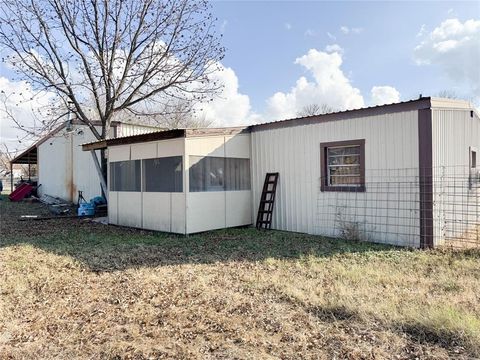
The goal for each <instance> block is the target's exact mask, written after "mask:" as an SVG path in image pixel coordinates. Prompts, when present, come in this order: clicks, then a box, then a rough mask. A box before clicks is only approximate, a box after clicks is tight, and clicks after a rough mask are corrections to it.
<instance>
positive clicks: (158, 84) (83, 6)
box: [0, 0, 224, 177]
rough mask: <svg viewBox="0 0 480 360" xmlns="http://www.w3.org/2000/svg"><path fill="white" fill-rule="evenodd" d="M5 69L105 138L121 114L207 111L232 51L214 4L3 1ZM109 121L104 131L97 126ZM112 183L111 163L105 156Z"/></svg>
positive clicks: (182, 0) (57, 111)
mask: <svg viewBox="0 0 480 360" xmlns="http://www.w3.org/2000/svg"><path fill="white" fill-rule="evenodd" d="M0 5H1V6H0V7H1V9H0V45H2V47H4V49H5V50H6V51H8V52H9V53H8V54H7V56H6V57H5V61H7V62H9V64H10V65H11V66H13V67H14V68H15V71H16V76H17V77H18V78H21V79H24V80H26V81H28V82H29V83H30V84H31V86H32V88H33V89H34V90H38V91H49V92H51V93H53V94H55V99H54V101H53V103H52V107H51V109H50V114H48V115H49V116H51V117H53V118H58V119H60V118H61V116H62V115H64V112H65V110H69V111H71V112H73V113H74V114H75V116H76V118H77V119H78V120H80V121H81V122H83V123H84V124H85V125H86V126H88V127H89V128H90V130H91V131H92V133H93V134H94V135H95V137H96V138H97V139H104V138H106V137H107V134H108V133H109V128H110V123H111V121H113V120H114V119H115V117H116V116H118V115H119V114H121V113H124V112H129V113H131V114H134V115H136V116H152V115H160V113H161V111H159V110H158V109H162V111H163V109H164V108H165V106H164V105H165V104H166V103H168V101H170V100H171V99H172V98H174V99H180V100H185V101H190V102H198V101H202V100H205V99H207V98H210V97H211V96H212V95H213V94H214V93H216V91H218V90H219V89H220V85H218V84H217V83H215V82H213V81H210V77H209V75H210V74H211V73H213V72H215V71H217V70H218V62H219V60H221V59H222V58H223V54H224V48H223V47H222V46H221V44H220V41H219V37H218V36H217V35H216V31H215V22H216V19H215V18H214V17H213V15H212V13H211V7H210V4H209V3H208V1H207V0H112V1H98V0H44V1H36V0H0ZM95 120H100V121H101V124H102V126H101V130H97V128H95V126H94V121H95ZM102 168H103V173H104V176H105V177H106V158H105V155H104V154H102Z"/></svg>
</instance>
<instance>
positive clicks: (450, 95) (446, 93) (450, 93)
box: [436, 90, 461, 99]
mask: <svg viewBox="0 0 480 360" xmlns="http://www.w3.org/2000/svg"><path fill="white" fill-rule="evenodd" d="M436 96H437V97H439V98H445V99H460V98H461V97H460V96H459V95H458V94H457V93H456V92H455V91H454V90H442V91H439V92H438V93H437V95H436Z"/></svg>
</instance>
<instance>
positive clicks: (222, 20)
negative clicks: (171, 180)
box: [213, 1, 480, 112]
mask: <svg viewBox="0 0 480 360" xmlns="http://www.w3.org/2000/svg"><path fill="white" fill-rule="evenodd" d="M479 4H480V2H458V1H455V2H450V1H442V2H431V1H424V2H320V1H317V2H312V1H309V2H301V1H296V2H273V1H263V2H260V1H248V2H247V1H218V2H215V3H214V7H213V10H214V13H215V15H216V16H217V17H218V18H219V24H220V25H223V27H224V44H225V46H226V48H227V52H226V57H225V59H224V61H223V63H224V65H225V66H227V67H231V68H232V69H233V70H234V71H235V73H236V75H237V77H238V79H239V84H240V88H239V91H240V92H241V93H243V94H247V95H248V96H249V98H250V102H251V106H252V108H253V110H254V111H258V112H263V111H264V110H265V101H266V100H267V98H268V97H270V96H271V95H272V94H273V93H274V92H276V91H284V92H285V91H289V89H290V88H291V87H292V86H294V84H295V81H296V79H297V78H299V77H300V76H301V75H307V77H308V71H307V72H306V71H305V69H304V68H302V66H299V65H298V64H297V65H296V64H294V61H295V59H296V58H297V57H299V56H301V55H303V54H305V53H306V52H307V51H308V50H309V49H311V48H315V49H318V50H323V49H324V48H325V46H327V45H329V44H338V45H340V46H341V47H342V48H343V49H344V55H343V64H342V66H341V68H342V70H343V72H344V73H345V75H346V76H347V77H348V78H349V79H350V80H351V83H352V85H353V86H354V87H356V88H358V89H360V91H361V93H362V94H368V93H369V92H370V89H371V88H372V87H373V86H375V85H389V86H392V87H395V88H396V89H397V90H398V91H399V92H400V94H401V98H402V99H403V100H405V99H410V98H415V97H417V96H418V94H419V93H423V94H424V95H431V94H434V93H438V92H439V91H441V90H444V89H447V90H451V89H453V90H455V91H457V92H458V93H459V94H461V95H464V94H465V95H468V94H470V93H471V90H470V89H469V88H468V86H465V84H459V83H457V82H456V81H454V80H453V79H451V78H449V77H448V76H447V75H446V74H445V72H444V71H443V69H442V68H441V67H440V66H437V65H435V64H433V65H430V66H419V65H417V64H416V62H415V60H414V48H415V46H417V45H418V44H419V42H420V38H419V37H418V36H417V34H418V33H419V31H420V29H421V27H422V25H425V29H426V31H429V30H430V31H431V30H433V29H434V28H436V27H438V26H439V25H440V24H441V23H442V22H443V21H444V20H446V19H449V18H458V19H459V20H460V21H462V22H463V21H466V20H468V19H479V17H480V5H479ZM287 24H288V25H287ZM342 26H346V27H349V28H350V29H351V28H358V29H361V30H360V31H359V33H352V32H351V31H350V32H349V33H348V34H345V33H343V32H342V31H341V30H340V29H341V27H342ZM328 33H330V34H331V35H333V36H334V38H333V37H329V36H328ZM460 60H461V59H459V61H460ZM459 65H460V64H459ZM364 96H365V97H366V98H368V96H366V95H364ZM366 100H368V99H366ZM366 102H367V103H368V101H366Z"/></svg>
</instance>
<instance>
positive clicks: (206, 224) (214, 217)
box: [185, 134, 253, 233]
mask: <svg viewBox="0 0 480 360" xmlns="http://www.w3.org/2000/svg"><path fill="white" fill-rule="evenodd" d="M250 145H251V143H250V134H240V135H235V136H206V137H198V138H187V139H186V141H185V157H186V158H187V160H186V161H189V160H188V158H189V156H191V155H194V156H219V157H234V158H247V159H248V158H250V156H251V154H250ZM250 166H252V161H250ZM188 171H189V168H187V169H186V176H187V177H188ZM187 184H188V182H187ZM252 187H253V184H252ZM188 190H189V189H188V188H187V189H186V191H187V209H186V213H187V233H196V232H201V231H207V230H213V229H220V228H225V227H231V226H241V225H249V224H251V223H252V205H251V201H252V195H251V191H221V192H216V191H211V192H208V191H207V192H188Z"/></svg>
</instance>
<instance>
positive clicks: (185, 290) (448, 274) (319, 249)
mask: <svg viewBox="0 0 480 360" xmlns="http://www.w3.org/2000/svg"><path fill="white" fill-rule="evenodd" d="M0 210H1V213H0V214H1V235H0V358H1V359H4V358H6V359H9V358H13V359H17V358H18V359H23V358H25V359H33V358H42V359H50V358H61V359H64V358H82V359H84V358H87V359H90V358H91V359H149V358H151V359H157V358H189V359H190V358H191V359H196V358H203V359H211V358H212V359H213V358H214V359H219V358H220V359H222V358H225V359H235V358H237V359H278V358H281V359H332V358H337V359H344V358H346V359H384V358H389V359H415V358H420V359H428V358H430V359H445V358H477V357H479V356H480V315H479V314H480V295H479V294H480V266H479V262H480V253H479V252H478V251H471V250H470V251H467V252H452V251H411V250H406V249H398V248H393V247H386V246H380V245H372V244H365V243H352V242H346V241H340V240H331V239H323V238H321V237H314V236H308V235H302V234H291V233H283V232H273V231H272V232H257V231H255V230H253V229H233V230H226V231H217V232H211V233H207V234H202V235H198V236H191V237H188V238H184V237H176V236H171V235H165V234H154V233H149V232H142V231H136V230H129V229H122V228H117V227H109V226H103V225H96V224H90V223H87V222H85V221H79V220H52V221H43V222H37V221H31V222H18V221H17V220H16V218H17V216H18V215H19V214H28V213H33V212H39V211H42V207H41V205H38V204H12V203H9V202H6V201H5V200H2V201H0Z"/></svg>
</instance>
